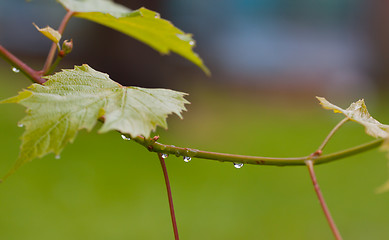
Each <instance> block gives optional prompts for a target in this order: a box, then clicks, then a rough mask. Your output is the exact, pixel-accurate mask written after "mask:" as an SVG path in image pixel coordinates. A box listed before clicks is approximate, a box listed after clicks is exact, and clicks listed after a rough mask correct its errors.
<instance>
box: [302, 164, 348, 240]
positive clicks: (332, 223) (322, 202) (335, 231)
mask: <svg viewBox="0 0 389 240" xmlns="http://www.w3.org/2000/svg"><path fill="white" fill-rule="evenodd" d="M306 165H307V167H308V170H309V175H310V176H311V180H312V183H313V187H314V188H315V192H316V195H317V198H318V199H319V202H320V205H321V208H322V209H323V212H324V215H325V216H326V219H327V222H328V224H329V225H330V228H331V231H332V233H333V234H334V236H335V239H336V240H341V239H342V236H341V235H340V232H339V230H338V228H337V227H336V224H335V221H334V219H333V218H332V216H331V213H330V210H329V209H328V207H327V204H326V202H325V200H324V197H323V194H322V192H321V190H320V186H319V184H318V182H317V179H316V175H315V171H314V169H313V161H312V160H308V161H306Z"/></svg>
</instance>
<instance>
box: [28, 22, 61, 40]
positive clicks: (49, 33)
mask: <svg viewBox="0 0 389 240" xmlns="http://www.w3.org/2000/svg"><path fill="white" fill-rule="evenodd" d="M32 24H33V25H34V26H35V28H36V29H37V30H38V31H39V32H40V33H42V34H43V35H44V36H45V37H47V38H48V39H50V40H51V41H53V42H55V43H58V42H59V40H60V39H61V34H60V33H59V32H58V31H56V30H54V29H52V28H51V27H49V26H47V27H45V28H39V27H38V26H37V25H36V24H35V23H32Z"/></svg>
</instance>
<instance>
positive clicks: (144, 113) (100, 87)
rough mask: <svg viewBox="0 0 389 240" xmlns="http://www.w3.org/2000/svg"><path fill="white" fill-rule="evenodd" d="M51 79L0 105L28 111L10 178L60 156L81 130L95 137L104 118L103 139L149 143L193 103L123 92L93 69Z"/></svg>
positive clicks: (162, 93) (173, 95)
mask: <svg viewBox="0 0 389 240" xmlns="http://www.w3.org/2000/svg"><path fill="white" fill-rule="evenodd" d="M47 78H48V79H49V80H48V81H47V82H46V83H45V84H44V85H39V84H33V85H31V86H30V87H29V88H28V89H26V90H24V91H22V92H20V93H19V95H18V96H15V97H12V98H9V99H6V100H4V101H2V102H0V103H20V104H21V105H23V106H25V107H27V116H26V117H25V118H23V119H22V120H21V121H20V124H23V125H24V126H25V128H26V131H25V132H24V134H23V136H22V145H21V150H20V155H19V158H18V160H17V162H16V164H15V166H14V168H13V170H12V171H11V172H10V173H9V174H11V173H12V172H13V171H14V170H16V169H17V168H18V167H20V166H21V165H22V164H24V163H25V162H28V161H31V160H32V159H34V158H36V157H42V156H44V155H46V154H48V153H51V152H53V153H55V154H56V155H59V154H60V153H61V151H62V149H63V148H64V147H65V145H66V144H67V143H68V142H73V140H74V138H75V137H76V134H77V132H78V130H81V129H87V130H88V131H90V130H91V129H92V128H93V127H94V126H95V124H96V122H97V120H98V119H100V118H102V119H104V124H103V126H102V127H101V129H100V130H99V132H100V133H104V132H107V131H109V130H118V131H120V132H121V133H123V134H128V135H131V136H134V137H135V136H139V135H143V136H144V137H149V135H150V131H153V130H155V128H156V126H157V125H159V126H162V127H164V128H167V123H166V118H167V115H168V114H171V113H175V114H177V115H178V116H179V117H181V112H182V111H183V110H186V109H185V106H184V104H187V103H189V102H188V101H186V100H185V99H184V95H186V94H185V93H181V92H176V91H172V90H168V89H146V88H139V87H123V86H121V85H120V84H118V83H116V82H114V81H112V80H111V79H110V78H109V76H108V75H107V74H104V73H101V72H98V71H96V70H94V69H92V68H91V67H89V66H88V65H82V66H79V67H77V66H76V67H75V68H74V69H72V70H63V71H62V72H59V73H56V74H54V75H52V76H48V77H47ZM9 174H8V175H9ZM8 175H7V176H8Z"/></svg>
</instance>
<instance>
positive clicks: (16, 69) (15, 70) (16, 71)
mask: <svg viewBox="0 0 389 240" xmlns="http://www.w3.org/2000/svg"><path fill="white" fill-rule="evenodd" d="M12 71H13V72H14V73H18V72H20V70H19V69H18V68H16V67H13V68H12Z"/></svg>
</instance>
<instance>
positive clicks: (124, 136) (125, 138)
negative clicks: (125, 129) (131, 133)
mask: <svg viewBox="0 0 389 240" xmlns="http://www.w3.org/2000/svg"><path fill="white" fill-rule="evenodd" d="M122 138H123V140H126V141H130V140H131V138H130V137H127V136H126V135H124V134H122Z"/></svg>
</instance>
